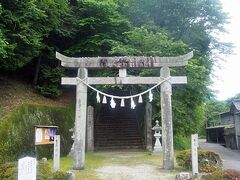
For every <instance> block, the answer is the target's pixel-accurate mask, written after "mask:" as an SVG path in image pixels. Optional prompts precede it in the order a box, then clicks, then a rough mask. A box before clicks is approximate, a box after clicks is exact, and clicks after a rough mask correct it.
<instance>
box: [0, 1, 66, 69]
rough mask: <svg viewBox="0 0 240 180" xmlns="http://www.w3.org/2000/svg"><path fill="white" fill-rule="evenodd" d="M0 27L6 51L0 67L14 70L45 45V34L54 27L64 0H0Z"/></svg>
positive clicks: (58, 23)
mask: <svg viewBox="0 0 240 180" xmlns="http://www.w3.org/2000/svg"><path fill="white" fill-rule="evenodd" d="M0 3H1V7H2V13H1V17H0V27H1V29H2V32H1V33H2V34H3V37H4V39H3V41H4V42H7V44H8V50H7V51H6V52H7V53H6V54H5V55H4V56H2V58H1V59H0V69H2V70H13V71H14V70H16V69H18V68H21V67H23V66H24V65H25V64H27V63H28V62H30V61H31V60H33V58H35V57H38V56H39V55H40V54H41V51H42V50H43V49H45V48H46V43H45V42H44V40H45V38H47V37H48V36H49V34H50V33H51V31H53V30H57V28H58V26H59V25H60V24H61V23H62V19H61V16H62V15H64V13H65V12H66V11H67V8H68V2H67V1H66V0H51V1H49V0H43V1H36V0H23V1H17V0H12V1H0Z"/></svg>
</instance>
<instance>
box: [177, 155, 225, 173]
mask: <svg viewBox="0 0 240 180" xmlns="http://www.w3.org/2000/svg"><path fill="white" fill-rule="evenodd" d="M176 160H177V164H178V165H179V166H180V167H182V168H183V169H185V170H191V167H192V160H191V150H184V151H180V152H178V153H177V155H176ZM198 164H199V171H200V172H205V173H211V172H214V171H216V170H218V169H221V167H222V160H221V158H220V156H219V155H218V154H216V153H215V152H212V151H206V150H198Z"/></svg>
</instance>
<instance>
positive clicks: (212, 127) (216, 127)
mask: <svg viewBox="0 0 240 180" xmlns="http://www.w3.org/2000/svg"><path fill="white" fill-rule="evenodd" d="M219 128H224V126H223V125H219V126H211V127H206V129H219Z"/></svg>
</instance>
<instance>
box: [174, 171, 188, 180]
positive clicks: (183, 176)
mask: <svg viewBox="0 0 240 180" xmlns="http://www.w3.org/2000/svg"><path fill="white" fill-rule="evenodd" d="M190 179H191V174H190V173H189V172H180V173H179V174H177V175H176V180H190Z"/></svg>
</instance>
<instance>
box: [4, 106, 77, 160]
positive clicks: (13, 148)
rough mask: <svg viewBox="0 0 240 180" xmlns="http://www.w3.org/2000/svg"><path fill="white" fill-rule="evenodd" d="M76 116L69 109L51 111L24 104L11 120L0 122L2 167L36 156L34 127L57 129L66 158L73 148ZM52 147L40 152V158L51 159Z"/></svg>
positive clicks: (46, 107)
mask: <svg viewBox="0 0 240 180" xmlns="http://www.w3.org/2000/svg"><path fill="white" fill-rule="evenodd" d="M73 120H74V112H73V110H72V108H69V107H48V106H41V105H31V104H23V105H22V106H19V107H18V108H17V110H16V111H14V112H13V113H12V114H11V116H10V117H9V118H8V119H7V120H5V121H0V163H4V162H8V161H14V160H17V159H18V158H19V157H22V156H25V155H35V153H36V152H35V146H34V125H56V126H58V127H59V128H58V132H61V134H60V135H61V153H62V155H66V154H67V153H68V152H69V150H70V148H71V143H72V140H71V133H70V132H69V131H68V130H69V129H70V128H72V126H73ZM52 152H53V146H52V145H45V146H39V147H38V148H37V156H38V157H39V158H40V157H48V158H51V157H52Z"/></svg>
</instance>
